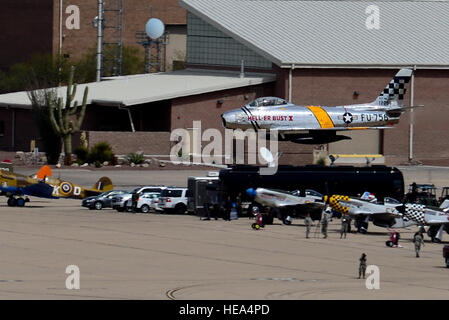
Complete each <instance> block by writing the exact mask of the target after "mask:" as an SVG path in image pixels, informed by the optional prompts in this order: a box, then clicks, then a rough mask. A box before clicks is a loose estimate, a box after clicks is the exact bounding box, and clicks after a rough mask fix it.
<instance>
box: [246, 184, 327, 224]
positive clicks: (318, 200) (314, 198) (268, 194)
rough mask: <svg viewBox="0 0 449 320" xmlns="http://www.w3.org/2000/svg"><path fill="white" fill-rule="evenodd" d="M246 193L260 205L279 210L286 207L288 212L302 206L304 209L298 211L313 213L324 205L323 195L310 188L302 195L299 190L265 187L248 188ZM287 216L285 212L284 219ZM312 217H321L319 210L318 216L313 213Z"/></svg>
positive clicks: (317, 218)
mask: <svg viewBox="0 0 449 320" xmlns="http://www.w3.org/2000/svg"><path fill="white" fill-rule="evenodd" d="M246 193H247V194H248V195H249V196H251V197H253V199H254V201H255V202H257V203H259V204H261V205H262V206H266V207H270V208H278V209H280V210H283V209H287V210H289V211H290V212H291V211H293V210H295V209H296V208H302V209H305V210H300V212H303V213H307V212H309V213H310V214H311V215H313V214H315V213H317V210H316V209H322V208H323V207H324V203H323V195H322V194H321V193H319V192H316V191H314V190H310V189H307V190H305V194H304V195H301V193H300V191H299V190H295V191H291V192H289V191H282V190H274V189H266V188H257V189H253V188H249V189H247V190H246ZM287 217H288V215H287V213H286V215H285V217H284V220H285V219H286V218H287ZM313 218H314V220H319V219H320V218H321V211H319V215H318V216H316V215H315V216H314V217H313ZM284 223H286V221H284Z"/></svg>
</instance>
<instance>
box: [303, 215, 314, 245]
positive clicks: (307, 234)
mask: <svg viewBox="0 0 449 320" xmlns="http://www.w3.org/2000/svg"><path fill="white" fill-rule="evenodd" d="M312 223H313V220H312V218H311V217H310V213H307V216H306V218H305V219H304V224H305V226H306V239H309V234H310V227H311V226H312Z"/></svg>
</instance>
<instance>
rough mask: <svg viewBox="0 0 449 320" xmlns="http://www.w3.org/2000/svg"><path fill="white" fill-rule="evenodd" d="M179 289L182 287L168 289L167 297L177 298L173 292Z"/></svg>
mask: <svg viewBox="0 0 449 320" xmlns="http://www.w3.org/2000/svg"><path fill="white" fill-rule="evenodd" d="M179 289H181V288H177V289H172V290H168V291H167V292H166V293H165V294H166V295H167V297H168V298H169V299H170V300H176V298H175V297H174V296H173V293H175V292H176V291H178V290H179Z"/></svg>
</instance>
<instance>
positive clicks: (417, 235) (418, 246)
mask: <svg viewBox="0 0 449 320" xmlns="http://www.w3.org/2000/svg"><path fill="white" fill-rule="evenodd" d="M413 242H414V243H415V253H416V257H417V258H419V250H421V245H424V240H423V238H422V235H421V233H420V232H416V233H415V235H414V237H413Z"/></svg>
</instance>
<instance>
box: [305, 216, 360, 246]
mask: <svg viewBox="0 0 449 320" xmlns="http://www.w3.org/2000/svg"><path fill="white" fill-rule="evenodd" d="M331 217H332V211H331V209H330V208H326V209H325V210H324V211H323V212H322V214H321V220H320V224H321V234H322V235H323V238H324V239H326V238H327V228H328V225H329V221H330V219H331ZM304 224H305V226H306V239H308V238H309V236H310V230H311V227H312V226H313V220H312V218H311V217H310V213H307V215H306V218H305V219H304ZM350 225H351V218H350V217H349V216H346V215H344V216H343V217H342V218H341V229H340V239H342V238H343V237H344V238H345V239H346V234H347V233H348V231H349V226H350Z"/></svg>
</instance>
